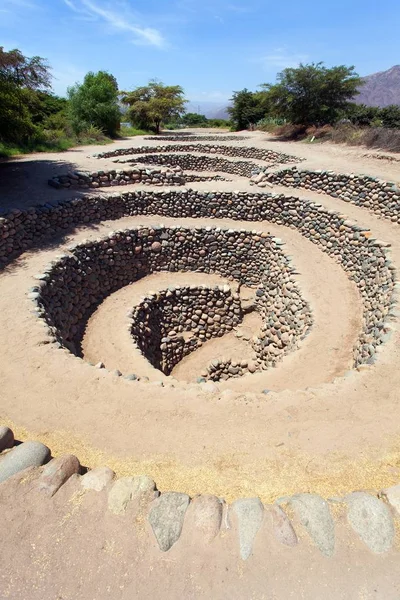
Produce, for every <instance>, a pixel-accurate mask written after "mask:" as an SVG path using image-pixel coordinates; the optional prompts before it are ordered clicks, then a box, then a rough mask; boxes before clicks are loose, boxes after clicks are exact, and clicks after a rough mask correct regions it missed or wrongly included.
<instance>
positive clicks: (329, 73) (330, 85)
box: [262, 62, 363, 125]
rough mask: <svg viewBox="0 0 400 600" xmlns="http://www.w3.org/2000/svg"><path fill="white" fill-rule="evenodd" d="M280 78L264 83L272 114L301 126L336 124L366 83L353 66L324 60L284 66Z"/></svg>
mask: <svg viewBox="0 0 400 600" xmlns="http://www.w3.org/2000/svg"><path fill="white" fill-rule="evenodd" d="M277 79H278V82H277V83H276V84H275V85H269V84H264V85H263V86H262V88H263V89H264V91H266V92H267V101H268V104H269V108H270V111H271V113H272V115H273V116H277V117H280V118H284V119H287V120H288V121H290V122H291V123H294V124H301V125H325V124H333V123H335V122H336V121H337V120H338V119H339V118H340V115H341V114H342V113H343V111H344V110H345V109H346V107H347V105H348V103H349V101H350V100H351V99H352V98H354V97H355V96H356V95H357V93H358V88H359V87H360V86H361V85H362V83H363V82H362V80H361V79H360V77H359V76H358V75H357V73H355V71H354V67H346V66H344V65H340V66H338V67H332V68H330V69H328V68H326V67H325V66H324V65H323V63H321V62H320V63H317V64H315V63H312V64H309V65H303V64H300V66H299V67H298V68H288V69H284V70H283V71H282V73H279V74H278V77H277Z"/></svg>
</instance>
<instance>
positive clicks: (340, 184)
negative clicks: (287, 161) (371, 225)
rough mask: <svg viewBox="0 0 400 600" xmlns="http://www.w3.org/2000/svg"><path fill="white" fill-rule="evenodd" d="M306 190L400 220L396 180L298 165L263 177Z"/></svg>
mask: <svg viewBox="0 0 400 600" xmlns="http://www.w3.org/2000/svg"><path fill="white" fill-rule="evenodd" d="M263 180H266V181H269V182H270V183H276V184H278V185H284V186H288V187H294V188H303V189H305V190H315V191H317V192H323V193H325V194H328V195H329V196H332V197H333V198H339V199H340V200H344V201H345V202H350V203H351V204H355V205H356V206H361V207H362V208H367V209H368V210H370V211H371V212H373V213H375V214H377V215H380V216H383V217H385V218H386V219H389V220H390V221H392V223H400V189H399V188H398V187H397V186H396V184H395V183H391V182H388V181H382V180H380V179H377V178H376V177H370V176H368V175H355V174H353V173H351V174H340V173H335V172H333V171H303V170H298V169H297V168H296V167H293V168H292V169H285V170H282V171H278V172H275V173H270V174H265V176H264V177H263V178H262V179H261V181H263Z"/></svg>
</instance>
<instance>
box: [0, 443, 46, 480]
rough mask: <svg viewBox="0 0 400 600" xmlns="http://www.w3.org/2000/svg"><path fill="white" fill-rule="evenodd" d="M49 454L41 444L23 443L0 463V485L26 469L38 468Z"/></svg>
mask: <svg viewBox="0 0 400 600" xmlns="http://www.w3.org/2000/svg"><path fill="white" fill-rule="evenodd" d="M50 456H51V452H50V450H49V448H48V447H47V446H45V445H44V444H42V443H41V442H24V443H23V444H21V445H20V446H16V447H15V448H13V449H12V450H11V451H10V452H9V453H8V454H7V455H6V456H5V457H4V458H3V460H2V461H1V462H0V483H1V482H2V481H5V480H6V479H8V478H9V477H12V476H13V475H15V473H18V472H19V471H23V470H24V469H26V468H27V467H40V466H41V465H44V464H45V463H46V462H47V461H48V460H49V458H50Z"/></svg>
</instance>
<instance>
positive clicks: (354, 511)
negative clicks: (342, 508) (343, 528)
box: [346, 492, 395, 554]
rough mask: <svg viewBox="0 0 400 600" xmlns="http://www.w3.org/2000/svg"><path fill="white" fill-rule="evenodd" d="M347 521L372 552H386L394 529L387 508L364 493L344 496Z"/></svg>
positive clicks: (392, 537) (390, 543)
mask: <svg viewBox="0 0 400 600" xmlns="http://www.w3.org/2000/svg"><path fill="white" fill-rule="evenodd" d="M346 503H347V508H348V510H347V519H348V521H349V523H350V525H351V527H352V528H353V529H354V531H355V532H356V533H357V535H358V536H359V537H360V539H361V540H362V541H363V542H364V544H366V545H367V546H368V548H369V549H370V550H372V552H374V553H376V554H381V553H382V552H387V551H388V550H389V549H390V548H391V546H392V543H393V539H394V535H395V528H394V523H393V518H392V515H391V514H390V509H389V507H388V506H387V505H386V504H385V503H384V502H382V501H381V500H378V498H376V497H375V496H371V495H370V494H367V493H365V492H354V493H353V494H349V495H348V496H346Z"/></svg>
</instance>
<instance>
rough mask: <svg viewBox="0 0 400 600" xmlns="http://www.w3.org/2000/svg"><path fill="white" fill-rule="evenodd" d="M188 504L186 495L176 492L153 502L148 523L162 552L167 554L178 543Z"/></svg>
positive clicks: (168, 493) (188, 500) (167, 493)
mask: <svg viewBox="0 0 400 600" xmlns="http://www.w3.org/2000/svg"><path fill="white" fill-rule="evenodd" d="M189 502H190V498H189V496H188V495H187V494H179V493H178V492H166V493H165V494H161V496H160V497H159V498H157V499H156V500H154V502H153V504H152V507H151V509H150V513H149V523H150V525H151V527H152V529H153V533H154V535H155V538H156V540H157V542H158V545H159V547H160V550H162V552H167V550H169V549H170V548H171V546H173V545H174V544H175V543H176V542H177V541H178V539H179V537H180V535H181V532H182V527H183V521H184V519H185V514H186V511H187V508H188V506H189Z"/></svg>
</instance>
